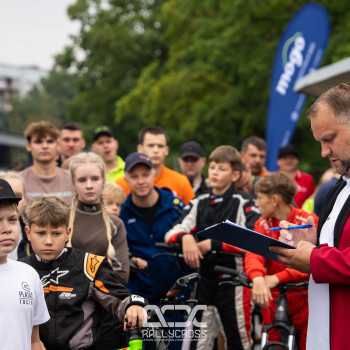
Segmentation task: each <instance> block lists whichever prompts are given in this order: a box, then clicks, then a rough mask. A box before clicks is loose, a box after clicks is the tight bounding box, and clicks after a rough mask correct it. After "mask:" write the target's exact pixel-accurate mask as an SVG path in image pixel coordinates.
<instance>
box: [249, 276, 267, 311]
mask: <svg viewBox="0 0 350 350" xmlns="http://www.w3.org/2000/svg"><path fill="white" fill-rule="evenodd" d="M252 282H253V288H252V297H253V301H254V303H255V304H257V305H259V306H260V307H262V308H268V307H269V303H270V300H271V299H272V295H271V291H270V288H269V287H268V286H267V285H266V282H265V278H264V277H263V276H257V277H255V278H253V281H252Z"/></svg>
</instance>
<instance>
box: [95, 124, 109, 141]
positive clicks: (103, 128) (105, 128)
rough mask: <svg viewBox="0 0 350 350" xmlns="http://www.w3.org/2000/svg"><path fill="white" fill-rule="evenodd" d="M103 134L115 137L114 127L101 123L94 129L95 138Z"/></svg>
mask: <svg viewBox="0 0 350 350" xmlns="http://www.w3.org/2000/svg"><path fill="white" fill-rule="evenodd" d="M101 135H108V136H111V137H114V135H113V131H112V129H111V128H110V127H109V126H107V125H100V126H98V127H97V128H95V130H94V134H93V140H94V141H96V140H97V139H98V138H99V137H100V136H101Z"/></svg>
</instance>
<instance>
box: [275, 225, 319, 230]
mask: <svg viewBox="0 0 350 350" xmlns="http://www.w3.org/2000/svg"><path fill="white" fill-rule="evenodd" d="M310 227H312V225H296V226H289V227H287V228H286V229H285V230H294V229H296V228H310ZM279 230H283V228H282V227H272V228H270V229H269V231H279Z"/></svg>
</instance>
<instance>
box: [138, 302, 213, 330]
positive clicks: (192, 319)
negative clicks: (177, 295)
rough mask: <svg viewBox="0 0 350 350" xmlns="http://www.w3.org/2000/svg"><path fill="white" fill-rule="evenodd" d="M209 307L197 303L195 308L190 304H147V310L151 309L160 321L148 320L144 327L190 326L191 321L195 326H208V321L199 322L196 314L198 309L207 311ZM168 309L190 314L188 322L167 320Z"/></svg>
mask: <svg viewBox="0 0 350 350" xmlns="http://www.w3.org/2000/svg"><path fill="white" fill-rule="evenodd" d="M206 309H207V306H206V305H196V306H195V307H194V308H193V309H192V308H191V307H190V306H188V305H164V306H162V307H161V308H159V307H158V306H157V305H147V306H145V311H146V312H148V311H151V312H154V313H155V314H156V318H157V319H158V320H159V321H152V320H151V321H147V322H145V323H144V324H143V326H144V327H157V328H160V327H188V326H189V325H190V324H191V323H193V325H194V326H195V327H206V326H207V323H206V322H198V321H197V319H196V314H197V312H198V311H205V310H206ZM167 311H180V312H181V311H182V312H184V313H187V314H188V317H187V320H186V322H169V321H168V322H167V321H166V320H165V318H164V314H165V313H166V312H167Z"/></svg>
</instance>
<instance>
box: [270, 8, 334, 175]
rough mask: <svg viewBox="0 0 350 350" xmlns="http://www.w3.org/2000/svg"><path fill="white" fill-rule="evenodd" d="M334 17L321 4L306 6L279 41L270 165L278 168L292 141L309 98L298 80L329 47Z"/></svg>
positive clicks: (272, 98)
mask: <svg viewBox="0 0 350 350" xmlns="http://www.w3.org/2000/svg"><path fill="white" fill-rule="evenodd" d="M329 35H330V20H329V15H328V12H327V10H326V9H325V8H324V7H323V6H322V5H320V4H317V3H311V4H307V5H305V6H303V7H302V8H301V9H300V10H299V11H298V12H297V13H296V14H295V15H294V17H293V18H292V19H291V20H290V22H289V24H288V26H287V28H286V29H285V31H284V33H283V35H282V38H281V40H280V42H279V44H278V48H277V52H276V55H275V60H274V66H273V71H272V78H271V85H270V98H269V108H268V118H267V125H266V143H267V157H266V167H267V168H268V169H269V170H270V171H276V170H277V155H278V149H279V148H280V147H281V146H285V145H288V144H289V142H290V140H291V138H292V136H293V133H294V130H295V127H296V124H297V122H298V120H299V116H300V113H301V111H302V109H303V107H304V104H305V101H306V97H307V96H306V95H305V94H299V93H296V92H294V91H293V87H294V84H295V82H296V81H297V80H298V79H300V78H301V77H303V76H304V75H307V74H309V73H311V72H312V71H314V70H316V69H317V68H318V67H319V65H320V63H321V60H322V58H323V55H324V53H325V50H326V48H327V44H328V40H329Z"/></svg>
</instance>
